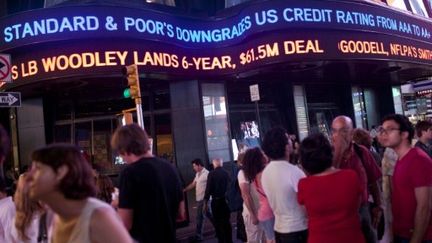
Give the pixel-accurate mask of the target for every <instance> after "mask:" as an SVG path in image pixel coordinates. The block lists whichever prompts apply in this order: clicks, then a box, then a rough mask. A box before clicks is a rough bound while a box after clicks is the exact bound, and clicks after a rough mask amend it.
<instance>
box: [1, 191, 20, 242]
mask: <svg viewBox="0 0 432 243" xmlns="http://www.w3.org/2000/svg"><path fill="white" fill-rule="evenodd" d="M15 213H16V210H15V204H14V202H13V201H12V197H6V198H3V199H1V200H0V242H13V241H12V229H13V227H15V226H14V225H13V222H14V218H15Z"/></svg>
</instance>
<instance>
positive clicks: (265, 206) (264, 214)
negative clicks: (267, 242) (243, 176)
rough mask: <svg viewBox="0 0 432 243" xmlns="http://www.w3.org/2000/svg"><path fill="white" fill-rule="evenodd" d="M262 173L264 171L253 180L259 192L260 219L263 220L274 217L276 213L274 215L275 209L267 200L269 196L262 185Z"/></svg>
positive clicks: (254, 186)
mask: <svg viewBox="0 0 432 243" xmlns="http://www.w3.org/2000/svg"><path fill="white" fill-rule="evenodd" d="M261 175H262V173H260V174H258V175H257V176H256V178H255V181H254V182H253V188H255V189H256V191H257V193H258V198H259V199H258V200H259V209H258V220H259V221H261V222H262V221H266V220H269V219H272V218H274V215H273V210H272V209H271V207H270V204H269V202H268V200H267V196H266V195H265V192H264V189H263V187H262V183H261Z"/></svg>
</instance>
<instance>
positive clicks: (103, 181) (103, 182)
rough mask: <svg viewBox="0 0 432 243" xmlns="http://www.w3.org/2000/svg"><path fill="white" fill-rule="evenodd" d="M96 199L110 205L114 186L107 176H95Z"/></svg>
mask: <svg viewBox="0 0 432 243" xmlns="http://www.w3.org/2000/svg"><path fill="white" fill-rule="evenodd" d="M96 189H97V191H96V198H98V199H99V200H101V201H104V202H106V203H108V204H112V201H113V199H114V193H115V189H114V185H113V183H112V181H111V179H110V178H109V176H107V175H103V174H98V175H96Z"/></svg>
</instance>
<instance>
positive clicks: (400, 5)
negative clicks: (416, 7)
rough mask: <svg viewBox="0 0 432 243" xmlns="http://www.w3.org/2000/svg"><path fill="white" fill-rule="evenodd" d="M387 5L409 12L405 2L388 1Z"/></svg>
mask: <svg viewBox="0 0 432 243" xmlns="http://www.w3.org/2000/svg"><path fill="white" fill-rule="evenodd" d="M387 4H388V5H389V6H392V7H395V8H398V9H402V10H408V9H407V6H406V5H405V2H404V0H387Z"/></svg>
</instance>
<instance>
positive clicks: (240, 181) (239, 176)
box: [237, 170, 259, 214]
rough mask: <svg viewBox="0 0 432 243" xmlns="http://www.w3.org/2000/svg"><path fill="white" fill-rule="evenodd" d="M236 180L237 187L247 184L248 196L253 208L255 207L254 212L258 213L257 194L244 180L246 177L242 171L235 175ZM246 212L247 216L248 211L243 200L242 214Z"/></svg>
mask: <svg viewBox="0 0 432 243" xmlns="http://www.w3.org/2000/svg"><path fill="white" fill-rule="evenodd" d="M237 180H238V184H239V186H240V185H241V184H243V183H246V184H248V186H249V188H250V196H251V198H252V203H253V206H254V207H255V211H258V208H259V198H258V193H257V191H256V190H255V188H254V187H253V186H252V185H251V183H250V182H249V181H248V180H246V176H245V174H244V171H243V170H240V171H239V173H238V174H237ZM246 211H247V214H249V209H248V208H247V207H246V203H245V202H244V200H243V212H246Z"/></svg>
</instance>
